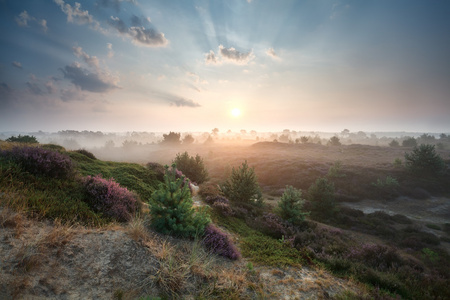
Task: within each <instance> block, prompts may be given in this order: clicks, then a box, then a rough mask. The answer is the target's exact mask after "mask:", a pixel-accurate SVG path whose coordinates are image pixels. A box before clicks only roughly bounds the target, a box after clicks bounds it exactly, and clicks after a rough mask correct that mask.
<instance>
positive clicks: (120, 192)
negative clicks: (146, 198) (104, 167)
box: [83, 175, 137, 222]
mask: <svg viewBox="0 0 450 300" xmlns="http://www.w3.org/2000/svg"><path fill="white" fill-rule="evenodd" d="M83 185H84V187H85V189H86V193H87V194H88V202H89V204H90V205H91V206H92V207H93V208H94V209H95V210H97V211H101V212H103V213H104V214H105V215H106V216H108V217H112V218H114V219H116V220H118V221H119V222H126V221H129V220H130V219H131V216H132V215H133V214H134V212H135V211H136V205H137V204H136V197H135V195H134V194H133V193H132V192H130V191H129V190H127V189H126V188H124V187H121V186H120V185H119V184H118V183H117V182H115V181H114V179H112V178H111V179H109V180H107V179H103V178H101V176H100V175H97V176H95V177H93V176H86V177H85V178H84V179H83Z"/></svg>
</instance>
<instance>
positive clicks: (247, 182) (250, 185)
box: [220, 161, 263, 205]
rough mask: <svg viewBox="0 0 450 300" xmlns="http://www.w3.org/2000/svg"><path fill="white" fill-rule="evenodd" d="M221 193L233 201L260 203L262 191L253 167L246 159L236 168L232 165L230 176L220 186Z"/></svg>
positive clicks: (261, 201)
mask: <svg viewBox="0 0 450 300" xmlns="http://www.w3.org/2000/svg"><path fill="white" fill-rule="evenodd" d="M220 189H221V191H222V193H223V194H224V195H225V197H227V198H228V199H230V200H231V201H233V202H236V203H242V204H254V205H262V203H263V199H262V193H261V189H260V187H259V184H258V179H257V177H256V174H255V170H254V168H250V167H249V166H248V163H247V161H245V162H243V163H242V166H240V167H239V168H238V169H235V168H234V167H233V169H232V171H231V175H230V177H229V178H228V179H227V180H226V181H225V183H224V184H223V185H221V186H220Z"/></svg>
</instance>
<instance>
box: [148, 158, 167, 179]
mask: <svg viewBox="0 0 450 300" xmlns="http://www.w3.org/2000/svg"><path fill="white" fill-rule="evenodd" d="M145 166H146V167H147V169H149V170H151V171H153V172H154V173H155V176H156V179H158V180H159V181H164V172H165V170H164V166H163V165H161V164H158V163H154V162H149V163H147V164H146V165H145Z"/></svg>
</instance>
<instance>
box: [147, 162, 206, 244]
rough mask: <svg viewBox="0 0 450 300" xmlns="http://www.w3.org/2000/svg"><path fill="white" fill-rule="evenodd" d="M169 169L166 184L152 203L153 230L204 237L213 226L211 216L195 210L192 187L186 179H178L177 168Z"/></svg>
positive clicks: (203, 211) (161, 187)
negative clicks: (204, 233) (186, 182)
mask: <svg viewBox="0 0 450 300" xmlns="http://www.w3.org/2000/svg"><path fill="white" fill-rule="evenodd" d="M165 169H166V172H165V175H164V182H163V183H161V184H160V185H159V188H158V190H156V191H155V192H154V193H153V195H152V197H151V199H150V201H149V204H150V213H151V215H152V227H153V228H155V230H157V231H159V232H161V233H164V234H172V235H175V236H181V237H195V236H196V235H202V234H203V232H204V230H205V227H206V226H207V225H208V224H209V223H210V219H209V216H208V215H207V213H206V211H205V210H204V209H199V210H198V211H195V209H194V208H193V206H192V197H191V193H190V191H189V187H188V186H189V184H184V182H183V181H184V178H178V179H176V165H175V164H173V165H172V168H171V169H169V167H168V166H166V167H165Z"/></svg>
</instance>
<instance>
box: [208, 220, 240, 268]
mask: <svg viewBox="0 0 450 300" xmlns="http://www.w3.org/2000/svg"><path fill="white" fill-rule="evenodd" d="M203 244H204V245H205V247H206V248H207V249H208V250H209V251H210V252H212V253H215V254H218V255H221V256H224V257H227V258H230V259H233V260H234V259H238V258H239V257H241V253H240V252H239V250H238V249H237V248H236V246H235V245H234V244H233V242H232V241H231V238H230V237H229V236H228V235H227V234H226V233H224V232H223V231H221V230H220V229H219V228H217V227H216V226H215V225H214V224H212V223H210V224H209V225H208V226H207V227H206V228H205V235H204V238H203Z"/></svg>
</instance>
